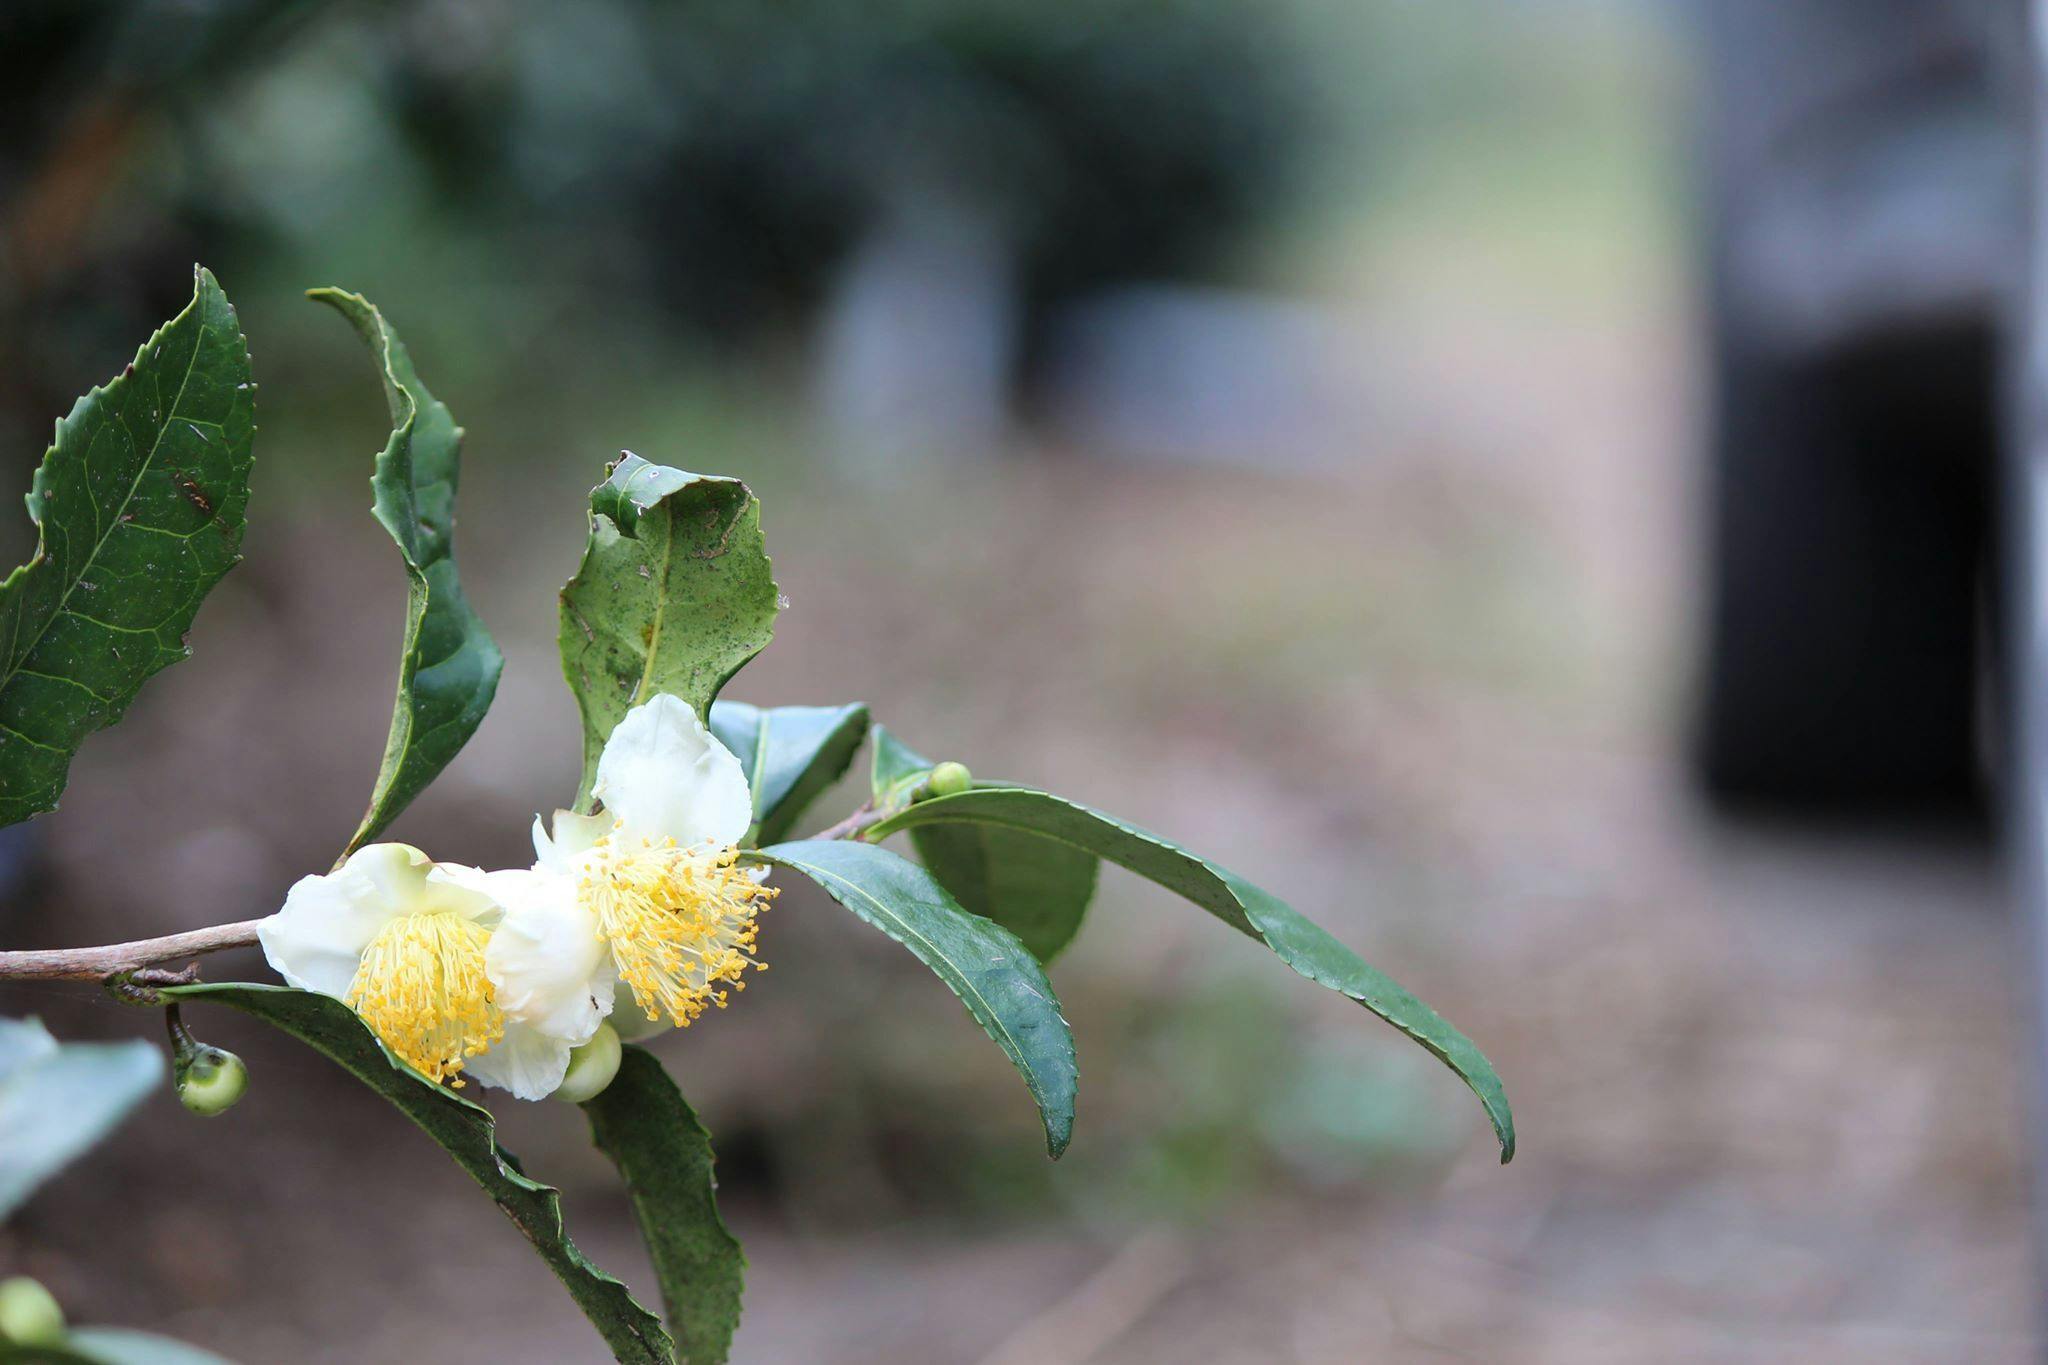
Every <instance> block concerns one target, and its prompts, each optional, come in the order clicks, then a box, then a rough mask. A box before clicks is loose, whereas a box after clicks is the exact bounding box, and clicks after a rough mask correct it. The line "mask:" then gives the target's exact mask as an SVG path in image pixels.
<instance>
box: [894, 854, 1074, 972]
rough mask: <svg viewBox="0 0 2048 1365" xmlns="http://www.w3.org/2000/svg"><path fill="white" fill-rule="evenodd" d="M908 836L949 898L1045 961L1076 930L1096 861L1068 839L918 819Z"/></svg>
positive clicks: (1072, 938)
mask: <svg viewBox="0 0 2048 1365" xmlns="http://www.w3.org/2000/svg"><path fill="white" fill-rule="evenodd" d="M910 843H911V847H913V848H915V849H916V850H917V859H918V861H919V862H921V863H923V864H924V865H925V867H926V868H928V869H929V870H930V871H931V874H932V875H933V876H934V877H937V878H938V879H939V884H940V885H941V886H943V887H945V888H946V890H948V891H950V892H952V893H953V899H955V900H957V901H959V902H960V904H961V905H962V906H963V907H965V908H966V909H968V910H971V911H973V912H974V913H975V914H977V915H980V916H983V917H984V918H986V919H992V920H994V921H995V922H996V923H997V924H1000V925H1002V926H1003V927H1004V928H1005V929H1008V930H1009V931H1010V932H1011V933H1013V934H1015V935H1016V936H1017V937H1018V938H1019V939H1021V940H1023V943H1024V946H1025V947H1026V948H1029V949H1030V950H1031V955H1032V956H1033V957H1035V958H1037V959H1038V960H1039V961H1040V962H1048V963H1049V962H1051V961H1052V960H1053V959H1054V958H1055V957H1057V956H1059V954H1060V952H1061V951H1062V950H1064V949H1065V948H1066V946H1067V945H1068V944H1069V943H1072V942H1073V941H1074V935H1076V934H1078V933H1080V932H1081V921H1082V919H1083V918H1085V917H1086V915H1087V913H1088V902H1089V901H1090V900H1091V899H1093V898H1094V895H1095V878H1096V872H1097V871H1098V869H1100V867H1101V866H1102V863H1101V860H1100V859H1099V858H1097V857H1096V856H1095V855H1094V854H1092V853H1089V852H1086V851H1084V850H1082V849H1077V848H1075V847H1073V846H1072V845H1070V844H1062V843H1056V842H1055V841H1053V840H1051V839H1041V838H1039V837H1038V836H1037V835H1034V834H1022V833H1019V832H1018V831H1016V830H1012V829H1004V828H1001V827H999V826H996V825H974V824H964V823H963V824H934V825H919V826H918V827H917V828H915V829H913V830H911V831H910Z"/></svg>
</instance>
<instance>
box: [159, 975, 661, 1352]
mask: <svg viewBox="0 0 2048 1365" xmlns="http://www.w3.org/2000/svg"><path fill="white" fill-rule="evenodd" d="M162 994H163V995H164V996H165V997H166V998H167V999H173V1000H195V1001H201V1002H205V1003H210V1004H216V1005H227V1006H229V1007H231V1008H233V1009H238V1010H241V1011H242V1012H243V1013H245V1014H251V1015H254V1016H255V1017H257V1018H258V1019H261V1020H263V1021H264V1022H265V1023H268V1024H271V1025H273V1026H274V1027H276V1028H279V1029H282V1030H283V1031H284V1032H286V1033H289V1034H291V1035H292V1036H293V1037H294V1038H297V1039H298V1040H299V1041H300V1042H302V1043H305V1044H306V1045H307V1046H308V1047H311V1048H312V1049H313V1050H314V1051H315V1052H319V1053H322V1054H323V1055H325V1056H326V1057H328V1058H329V1059H330V1060H332V1061H334V1062H336V1063H337V1064H339V1065H340V1066H341V1068H342V1069H343V1070H345V1071H347V1072H348V1073H349V1074H350V1075H352V1076H354V1077H355V1078H356V1079H357V1080H359V1081H361V1082H363V1084H365V1085H367V1086H369V1087H370V1089H372V1090H374V1091H376V1092H377V1093H378V1094H380V1095H382V1096H383V1097H384V1098H385V1099H387V1100H389V1101H390V1102H391V1103H392V1104H393V1105H394V1106H396V1107H397V1109H398V1111H399V1112H400V1113H402V1114H404V1115H405V1116H406V1117H407V1118H409V1119H411V1120H412V1121H413V1122H414V1123H415V1124H417V1125H418V1126H419V1127H420V1128H421V1129H423V1130H424V1131H425V1132H426V1134H427V1136H428V1137H431V1138H432V1139H434V1141H436V1142H438V1143H440V1144H441V1147H442V1149H443V1150H445V1151H446V1152H447V1153H448V1155H449V1156H450V1157H452V1158H454V1160H455V1164H456V1165H458V1166H460V1167H461V1168H462V1169H463V1170H465V1171H467V1172H468V1173H469V1175H470V1178H471V1179H473V1180H475V1181H476V1183H477V1184H479V1185H481V1186H482V1187H483V1189H484V1192H485V1193H486V1194H488V1195H490V1196H491V1198H492V1199H493V1200H495V1201H496V1202H497V1205H498V1207H499V1208H500V1209H502V1210H504V1212H505V1216H506V1217H508V1218H510V1219H511V1220H512V1222H513V1224H514V1225H515V1226H517V1227H518V1229H519V1230H520V1231H521V1232H522V1233H524V1234H525V1235H526V1240H527V1241H529V1242H531V1243H533V1248H534V1250H535V1251H538V1252H539V1253H540V1258H541V1259H542V1260H543V1261H545V1262H547V1266H548V1269H550V1270H552V1271H554V1272H555V1276H556V1278H558V1279H559V1280H561V1282H562V1283H563V1284H564V1285H565V1286H566V1287H567V1288H568V1290H569V1295H570V1297H571V1298H573V1299H575V1300H576V1306H577V1307H578V1308H581V1309H582V1310H583V1315H584V1316H585V1317H587V1318H589V1319H590V1322H591V1325H592V1326H594V1327H596V1328H597V1330H598V1332H599V1334H600V1335H602V1336H603V1337H604V1339H605V1342H606V1344H607V1345H609V1346H610V1347H611V1349H612V1354H613V1355H614V1356H615V1357H617V1358H618V1359H619V1360H620V1361H625V1362H631V1365H672V1362H673V1361H674V1360H675V1347H674V1343H673V1342H671V1341H670V1340H669V1335H668V1332H667V1331H666V1330H664V1329H663V1327H662V1325H661V1319H659V1318H657V1317H656V1316H655V1315H654V1314H653V1313H650V1312H649V1311H647V1310H646V1309H645V1308H642V1307H641V1306H640V1305H639V1304H637V1303H635V1302H634V1301H633V1298H632V1295H630V1294H629V1293H627V1291H626V1286H625V1285H623V1284H621V1283H620V1282H619V1281H618V1280H616V1279H614V1278H612V1277H611V1276H610V1275H607V1274H605V1273H604V1272H603V1271H602V1270H599V1269H598V1268H597V1267H596V1266H594V1265H592V1264H591V1263H590V1262H589V1261H588V1260H587V1259H585V1257H584V1255H583V1253H582V1252H581V1251H579V1250H577V1249H576V1244H575V1243H574V1242H572V1241H570V1240H569V1237H568V1234H567V1233H566V1232H564V1231H563V1229H562V1197H561V1194H560V1192H559V1191H557V1190H556V1189H555V1188H554V1187H553V1186H552V1185H543V1184H541V1183H540V1182H539V1181H537V1180H530V1179H528V1178H527V1177H526V1176H525V1175H524V1174H523V1173H522V1172H521V1171H520V1169H519V1162H518V1159H517V1158H515V1157H514V1156H513V1155H512V1154H511V1153H510V1152H507V1151H506V1150H505V1149H504V1148H503V1147H500V1146H499V1145H498V1141H497V1124H496V1121H495V1120H494V1119H492V1117H491V1113H490V1111H489V1110H488V1109H485V1108H484V1107H482V1106H481V1105H478V1104H473V1103H471V1102H470V1101H468V1100H466V1099H463V1098H462V1097H461V1096H460V1095H458V1094H456V1093H455V1092H453V1091H452V1090H446V1089H443V1088H442V1087H441V1086H438V1085H435V1084H434V1083H433V1082H432V1081H429V1080H428V1079H427V1078H426V1077H424V1076H422V1075H420V1074H419V1073H418V1072H417V1071H414V1070H413V1069H412V1068H411V1067H409V1066H407V1065H405V1064H404V1063H403V1062H401V1061H399V1060H398V1059H397V1058H396V1057H394V1056H392V1055H391V1053H390V1052H388V1051H387V1050H386V1049H385V1047H384V1044H383V1043H382V1042H380V1041H379V1040H378V1038H377V1036H376V1035H375V1034H374V1033H372V1032H370V1030H369V1028H368V1027H367V1026H365V1025H364V1023H363V1021H362V1020H361V1019H359V1018H357V1017H356V1014H355V1012H354V1011H353V1010H351V1009H349V1007H348V1006H346V1005H344V1004H342V1003H341V1002H340V1001H339V1000H336V999H334V998H332V997H331V996H325V995H318V994H315V993H314V992H312V991H299V990H291V989H289V988H287V987H284V986H252V985H239V984H236V985H200V986H173V987H168V988H166V989H165V990H164V991H163V992H162Z"/></svg>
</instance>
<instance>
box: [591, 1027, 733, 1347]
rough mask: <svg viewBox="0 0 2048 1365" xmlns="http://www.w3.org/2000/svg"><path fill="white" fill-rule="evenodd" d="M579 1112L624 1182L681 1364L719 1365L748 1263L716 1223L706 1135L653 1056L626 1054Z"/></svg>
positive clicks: (728, 1344)
mask: <svg viewBox="0 0 2048 1365" xmlns="http://www.w3.org/2000/svg"><path fill="white" fill-rule="evenodd" d="M583 1110H584V1112H585V1113H586V1114H588V1115H589V1116H590V1131H591V1135H592V1137H594V1138H595V1139H596V1141H597V1145H598V1148H599V1149H600V1150H601V1151H603V1152H604V1154H605V1155H606V1156H608V1157H610V1158H611V1159H612V1163H613V1164H614V1165H615V1166H617V1167H618V1168H619V1175H620V1177H621V1178H622V1179H623V1180H624V1181H625V1182H626V1195H627V1198H628V1199H630V1200H631V1201H632V1204H633V1217H634V1219H635V1220H636V1221H638V1223H639V1224H640V1235H641V1237H642V1238H643V1239H644V1240H645V1241H646V1243H647V1251H648V1254H649V1256H650V1257H651V1258H652V1260H653V1262H654V1274H655V1278H656V1279H657V1280H659V1281H660V1283H661V1302H662V1307H663V1309H664V1310H665V1312H666V1314H667V1317H668V1330H669V1334H670V1335H671V1336H673V1337H674V1338H675V1341H676V1347H677V1351H678V1353H679V1356H680V1358H681V1359H683V1360H686V1361H688V1362H689V1363H690V1365H722V1362H723V1361H724V1360H725V1358H726V1356H727V1354H728V1353H729V1352H730V1351H731V1348H732V1334H733V1331H734V1329H735V1328H737V1327H738V1326H739V1322H740V1295H741V1292H742V1290H743V1289H744V1288H745V1282H746V1271H747V1258H746V1257H745V1256H744V1255H742V1254H741V1252H740V1244H739V1241H738V1239H737V1238H735V1237H734V1236H733V1235H732V1232H731V1230H730V1229H728V1228H727V1227H726V1225H725V1220H724V1219H723V1218H721V1217H719V1214H718V1180H717V1177H716V1174H715V1173H714V1170H713V1158H712V1154H711V1134H709V1133H707V1132H706V1131H704V1125H703V1124H701V1123H699V1122H698V1121H697V1115H696V1114H695V1113H694V1112H692V1110H691V1109H690V1105H689V1102H688V1101H687V1100H685V1099H684V1098H683V1092H682V1091H680V1090H678V1089H677V1088H676V1084H675V1082H674V1081H673V1080H671V1079H670V1078H669V1075H668V1073H667V1072H666V1071H664V1070H662V1066H661V1063H660V1062H658V1061H656V1060H655V1059H654V1056H653V1054H652V1053H649V1052H647V1051H646V1050H645V1049H643V1048H638V1047H633V1046H630V1045H629V1046H628V1047H627V1048H626V1049H625V1052H624V1054H623V1056H622V1057H621V1058H620V1061H619V1074H618V1076H617V1077H616V1078H615V1079H614V1080H613V1081H612V1083H611V1085H610V1086H608V1087H606V1089H605V1090H604V1092H603V1093H602V1094H600V1095H599V1096H598V1097H597V1098H596V1099H594V1100H591V1101H590V1102H589V1103H587V1104H585V1105H584V1106H583Z"/></svg>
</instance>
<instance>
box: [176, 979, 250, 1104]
mask: <svg viewBox="0 0 2048 1365" xmlns="http://www.w3.org/2000/svg"><path fill="white" fill-rule="evenodd" d="M164 1026H165V1027H166V1028H167V1029H169V1030H170V1034H171V1077H172V1079H173V1080H174V1081H176V1083H177V1086H178V1102H179V1103H181V1104H183V1105H184V1106H185V1107H186V1108H187V1109H190V1110H191V1111H192V1112H193V1113H195V1114H197V1115H199V1116H200V1117H201V1118H209V1119H210V1118H212V1117H213V1116H214V1115H216V1114H225V1113H226V1112H227V1111H228V1110H230V1109H232V1108H234V1107H235V1101H236V1100H239V1099H240V1098H242V1092H243V1091H244V1090H247V1089H248V1088H249V1068H248V1067H246V1066H243V1065H242V1059H241V1058H240V1057H237V1056H236V1055H235V1054H234V1053H232V1052H229V1051H228V1050H227V1049H226V1048H224V1047H215V1046H214V1045H213V1044H212V1043H202V1042H200V1041H199V1040H198V1039H197V1038H194V1037H193V1036H192V1030H191V1029H188V1028H186V1027H185V1020H184V1017H183V1016H182V1015H181V1014H180V1013H179V1012H178V1007H177V1006H176V1005H172V1006H171V1007H170V1008H169V1009H167V1010H165V1011H164Z"/></svg>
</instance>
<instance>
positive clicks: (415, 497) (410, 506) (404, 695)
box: [306, 289, 505, 858]
mask: <svg viewBox="0 0 2048 1365" xmlns="http://www.w3.org/2000/svg"><path fill="white" fill-rule="evenodd" d="M306 296H307V297H308V298H310V299H312V300H314V301H315V302H317V303H324V304H326V305H327V306H328V307H330V308H332V309H334V310H335V311H336V312H338V313H340V314H341V315H342V316H343V317H344V318H346V319H348V321H349V323H350V325H351V326H353V327H354V328H355V329H356V332H357V334H358V335H360V336H361V337H362V339H363V342H364V344H365V345H367V346H368V347H369V348H370V352H371V354H372V355H374V356H375V357H376V359H377V364H378V368H379V370H380V371H381V373H382V375H383V379H384V397H385V400H386V401H387V403H388V404H389V406H390V409H391V439H390V440H389V441H388V442H387V443H386V444H385V446H384V449H383V450H381V451H379V452H378V454H377V464H376V469H375V472H374V473H372V475H371V476H370V490H371V495H372V503H371V508H372V511H373V512H374V513H375V515H376V518H377V520H378V521H379V522H380V523H381V524H382V525H383V527H384V529H385V530H386V531H388V532H390V533H391V539H392V540H393V541H394V542H396V543H397V545H398V552H399V555H400V556H401V557H402V558H403V560H404V561H405V576H406V611H405V645H404V650H403V652H402V653H401V654H400V655H399V662H398V700H397V702H396V703H395V704H394V706H393V707H392V711H391V733H390V736H389V738H387V739H386V740H385V744H384V762H383V764H382V765H381V766H380V768H379V769H378V772H377V784H376V786H375V787H374V788H372V790H371V793H370V804H369V807H368V809H366V810H365V811H364V812H363V820H362V824H361V825H360V826H358V827H357V829H356V832H355V834H354V836H353V837H351V838H350V839H349V841H348V846H347V847H346V848H344V849H343V850H342V853H341V856H342V857H343V858H347V857H348V855H349V854H350V853H353V852H354V851H355V850H356V849H358V848H360V847H362V846H363V845H364V844H366V843H368V842H369V841H370V840H372V839H374V838H376V837H377V835H378V834H379V833H381V832H382V831H383V830H384V828H385V827H386V826H387V825H389V824H390V823H391V822H392V821H393V820H394V819H396V818H397V817H398V814H399V812H400V811H402V810H404V809H405V808H406V807H407V806H408V805H410V804H411V803H412V799H413V798H414V797H416V796H418V795H419V794H420V793H421V792H422V791H424V790H425V789H426V787H427V785H428V784H429V783H430V782H432V781H433V780H434V779H435V778H436V777H439V776H440V775H441V770H442V769H443V768H446V767H447V766H448V764H449V762H450V761H451V760H452V759H454V757H455V755H456V754H458V753H460V752H461V750H462V746H463V745H465V744H467V743H468V742H469V737H470V736H471V735H473V734H475V733H476V728H477V726H479V725H481V724H483V719H484V713H485V712H487V711H489V710H490V709H491V700H492V698H494V697H495V696H496V695H497V692H498V675H499V674H501V673H503V672H504V670H505V656H504V655H503V654H501V653H499V651H498V644H497V641H495V640H493V639H492V638H491V633H490V631H488V630H486V629H485V628H484V623H483V620H482V618H480V617H479V616H478V615H477V614H476V612H475V610H474V609H473V608H471V606H470V605H469V600H468V598H467V597H465V596H464V595H463V591H462V579H461V578H460V576H458V575H457V573H456V571H455V490H456V485H457V483H458V482H459V481H460V478H461V472H462V428H461V427H458V426H457V425H455V419H454V418H453V417H452V416H450V415H449V412H448V405H447V404H445V403H443V402H441V401H440V400H439V399H437V398H435V397H434V395H433V394H431V393H429V392H428V391H427V386H426V385H425V384H422V383H421V382H420V377H419V374H418V372H417V371H416V370H414V368H413V363H412V357H411V356H410V355H409V354H408V353H407V352H406V349H405V343H404V342H402V341H400V340H399V339H398V334H397V333H396V332H394V331H393V330H392V329H391V324H390V323H388V322H386V321H385V320H384V315H383V314H381V313H379V312H378V311H377V309H376V307H375V306H374V305H372V304H371V303H370V301H369V300H367V299H365V298H363V297H362V296H361V295H360V294H350V293H346V292H344V291H343V290H340V289H314V290H309V291H308V292H307V295H306Z"/></svg>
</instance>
